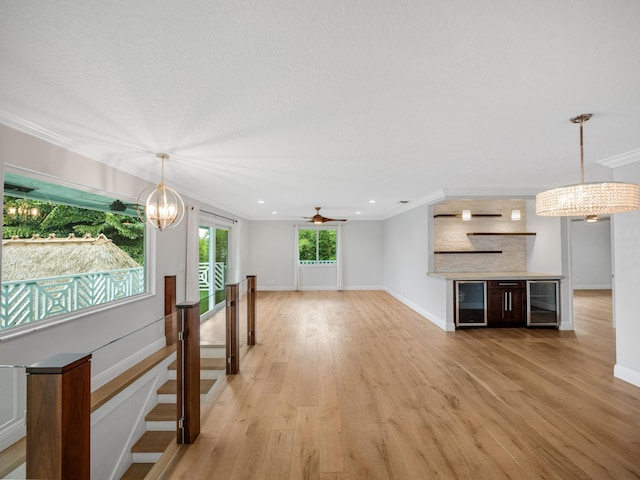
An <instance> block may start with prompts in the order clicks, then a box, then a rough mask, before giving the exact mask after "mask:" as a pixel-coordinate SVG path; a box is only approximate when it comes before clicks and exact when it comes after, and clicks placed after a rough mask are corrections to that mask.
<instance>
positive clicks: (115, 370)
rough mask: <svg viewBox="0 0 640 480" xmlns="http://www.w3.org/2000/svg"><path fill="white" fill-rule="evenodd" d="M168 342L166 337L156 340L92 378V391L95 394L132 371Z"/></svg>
mask: <svg viewBox="0 0 640 480" xmlns="http://www.w3.org/2000/svg"><path fill="white" fill-rule="evenodd" d="M166 342H167V341H166V339H165V338H164V337H162V338H159V339H158V340H156V341H155V342H153V343H152V344H150V345H147V346H146V347H144V348H143V349H142V350H139V351H137V352H136V353H134V354H133V355H131V356H129V357H127V358H124V359H122V360H120V361H119V362H118V363H116V364H114V365H112V366H111V367H109V368H107V369H106V370H104V371H103V372H100V373H99V374H97V375H96V376H95V377H92V378H91V391H92V392H93V391H94V390H97V389H98V388H100V387H102V386H103V385H105V384H107V383H109V382H110V381H111V380H113V379H114V378H116V377H117V376H118V375H120V374H121V373H122V372H125V371H126V370H128V369H130V368H131V367H133V366H134V365H136V364H137V363H139V362H141V361H142V360H144V359H145V358H147V357H148V356H149V355H151V354H152V353H155V352H157V351H158V350H160V349H161V348H163V347H164V346H165V345H166Z"/></svg>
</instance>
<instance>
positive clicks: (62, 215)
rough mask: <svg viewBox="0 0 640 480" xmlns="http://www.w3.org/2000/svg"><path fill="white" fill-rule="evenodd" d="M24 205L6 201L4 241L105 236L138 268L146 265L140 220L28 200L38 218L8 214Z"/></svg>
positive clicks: (15, 200)
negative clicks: (133, 261)
mask: <svg viewBox="0 0 640 480" xmlns="http://www.w3.org/2000/svg"><path fill="white" fill-rule="evenodd" d="M21 203H24V200H22V199H17V198H13V197H8V196H5V197H4V207H5V214H4V216H3V227H2V238H11V237H14V236H16V237H19V238H31V237H32V236H33V235H36V234H37V235H40V236H41V237H48V236H49V235H50V234H52V233H53V234H55V236H56V237H58V238H66V237H68V236H69V234H71V233H73V234H74V235H75V236H76V237H82V236H84V235H85V234H87V233H88V234H91V236H93V237H97V236H98V235H100V234H101V233H103V234H104V235H105V236H106V237H107V238H109V239H110V240H112V241H113V243H114V244H115V245H117V246H118V247H120V248H121V249H122V250H124V251H125V252H127V253H128V254H129V255H130V256H131V258H133V259H134V260H135V261H136V262H137V263H138V264H139V265H144V223H143V222H142V221H141V220H140V219H139V218H137V217H132V216H129V215H122V214H117V213H111V212H102V211H98V210H89V209H86V208H80V207H71V206H68V205H60V204H52V203H49V202H42V201H37V200H29V206H30V207H35V208H38V209H39V211H40V214H39V215H38V216H36V217H32V216H30V215H15V216H13V215H8V214H7V213H6V212H7V210H8V209H9V208H10V207H14V206H15V207H18V206H20V204H21Z"/></svg>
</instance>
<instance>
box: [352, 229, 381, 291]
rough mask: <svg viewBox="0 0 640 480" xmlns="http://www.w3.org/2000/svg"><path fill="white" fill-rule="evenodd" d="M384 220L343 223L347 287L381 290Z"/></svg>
mask: <svg viewBox="0 0 640 480" xmlns="http://www.w3.org/2000/svg"><path fill="white" fill-rule="evenodd" d="M382 226H383V223H382V222H367V221H353V222H347V223H345V224H344V225H343V226H342V257H343V265H342V267H343V270H342V282H343V288H344V289H345V290H364V289H368V290H373V289H382V288H383V285H384V279H383V270H384V265H383V247H382V240H383V237H382Z"/></svg>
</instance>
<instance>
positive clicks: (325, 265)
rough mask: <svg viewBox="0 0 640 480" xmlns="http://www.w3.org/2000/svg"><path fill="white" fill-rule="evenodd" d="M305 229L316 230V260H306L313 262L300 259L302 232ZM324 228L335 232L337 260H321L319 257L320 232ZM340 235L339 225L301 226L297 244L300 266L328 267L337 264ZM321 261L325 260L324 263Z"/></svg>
mask: <svg viewBox="0 0 640 480" xmlns="http://www.w3.org/2000/svg"><path fill="white" fill-rule="evenodd" d="M304 230H311V231H315V232H316V248H315V250H316V260H315V261H313V263H306V262H311V260H301V259H300V232H302V231H304ZM323 230H329V231H334V232H335V237H334V250H335V256H336V258H335V260H330V261H326V260H320V259H319V258H318V257H319V256H320V232H321V231H323ZM338 235H339V231H338V227H337V226H309V227H307V226H306V225H305V226H304V227H302V226H299V227H298V238H297V245H296V248H297V249H298V267H309V268H327V267H334V266H337V265H338V260H339V259H338ZM302 262H305V263H302ZM320 262H323V263H320Z"/></svg>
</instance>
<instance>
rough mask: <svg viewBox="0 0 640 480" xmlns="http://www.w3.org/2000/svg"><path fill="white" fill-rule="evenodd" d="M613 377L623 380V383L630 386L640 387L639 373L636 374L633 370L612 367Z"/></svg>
mask: <svg viewBox="0 0 640 480" xmlns="http://www.w3.org/2000/svg"><path fill="white" fill-rule="evenodd" d="M613 376H614V377H616V378H619V379H620V380H624V381H625V382H629V383H630V384H631V385H635V386H636V387H640V372H636V371H635V370H631V369H629V368H626V367H623V366H621V365H618V364H616V365H615V366H614V367H613Z"/></svg>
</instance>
